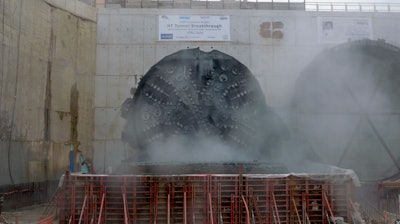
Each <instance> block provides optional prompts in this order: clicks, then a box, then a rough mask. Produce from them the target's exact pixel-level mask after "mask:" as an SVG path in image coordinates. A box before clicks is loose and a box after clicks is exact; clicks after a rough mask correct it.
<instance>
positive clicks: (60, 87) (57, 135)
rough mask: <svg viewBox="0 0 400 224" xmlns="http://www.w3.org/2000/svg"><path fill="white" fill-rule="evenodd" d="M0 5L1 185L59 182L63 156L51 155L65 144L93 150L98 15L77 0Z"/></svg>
mask: <svg viewBox="0 0 400 224" xmlns="http://www.w3.org/2000/svg"><path fill="white" fill-rule="evenodd" d="M0 4H1V7H4V8H2V10H1V11H2V12H4V14H3V13H2V14H1V16H0V17H1V21H2V22H3V24H4V25H3V26H2V29H1V33H0V35H1V36H0V39H1V41H2V44H1V46H2V47H1V49H0V55H1V57H0V58H1V64H0V65H1V66H0V71H1V74H3V75H2V77H1V83H0V87H1V89H0V90H1V94H0V98H1V99H0V114H1V117H0V120H1V122H0V123H1V130H0V132H1V133H0V136H1V140H4V141H6V143H7V144H6V146H5V147H2V148H0V151H1V155H2V156H1V157H0V163H1V164H5V166H6V167H8V163H9V162H10V169H7V172H6V174H5V175H2V176H0V184H13V183H27V182H31V181H42V180H46V179H53V178H59V175H60V172H61V173H62V172H64V171H65V167H61V166H58V165H57V164H58V162H59V161H58V160H59V159H61V158H59V157H58V156H61V157H62V156H64V155H63V154H59V153H58V152H59V151H57V152H55V154H54V155H55V156H54V157H48V155H50V154H51V153H53V151H52V150H55V149H57V148H60V147H59V145H64V143H65V142H66V141H70V140H73V141H75V143H77V142H78V141H81V145H83V146H85V147H84V149H85V150H88V151H91V150H92V143H91V141H92V138H93V115H92V113H93V112H92V107H93V102H92V101H93V93H94V92H93V87H94V84H93V80H94V74H95V52H96V33H97V31H96V23H95V22H94V21H95V20H96V11H95V9H93V8H90V7H88V6H87V5H82V3H79V2H78V1H77V0H73V1H71V0H68V4H67V0H30V1H2V2H1V3H0ZM80 14H86V15H81V16H82V17H80V16H79V15H80ZM82 18H83V19H82ZM77 82H79V84H77ZM79 115H80V116H81V118H82V120H81V121H79ZM74 119H75V120H74ZM78 129H79V130H78ZM10 132H11V134H12V135H11V137H10ZM8 158H10V161H9V160H8ZM53 159H54V160H57V161H54V160H53ZM62 159H66V160H68V154H66V157H65V158H62ZM10 176H11V177H10Z"/></svg>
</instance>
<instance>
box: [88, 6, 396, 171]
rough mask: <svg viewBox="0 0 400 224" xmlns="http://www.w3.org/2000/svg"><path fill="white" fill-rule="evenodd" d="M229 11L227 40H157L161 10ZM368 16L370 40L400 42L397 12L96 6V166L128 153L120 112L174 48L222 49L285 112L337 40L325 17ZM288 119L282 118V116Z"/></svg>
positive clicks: (105, 167)
mask: <svg viewBox="0 0 400 224" xmlns="http://www.w3.org/2000/svg"><path fill="white" fill-rule="evenodd" d="M160 14H165V15H169V14H178V15H182V14H183V15H197V14H200V15H229V16H231V17H230V18H231V27H230V29H231V41H229V42H163V41H158V36H157V35H158V15H160ZM324 17H335V18H358V17H359V18H367V19H370V21H371V24H372V29H371V30H370V34H371V38H372V39H385V40H386V42H388V43H391V44H393V45H397V46H400V27H399V26H398V25H397V21H399V19H400V15H398V14H396V13H392V14H390V13H340V12H304V11H263V10H212V9H208V10H201V9H197V10H196V9H195V10H193V9H189V10H182V9H99V14H98V30H97V31H98V33H97V63H96V64H97V69H96V78H95V83H96V84H95V85H96V94H95V111H94V116H95V122H94V164H95V168H96V170H97V171H98V172H107V171H110V170H112V168H113V167H115V166H117V165H118V163H119V162H120V161H121V159H123V158H124V156H125V154H126V152H127V149H128V146H126V145H124V144H123V143H122V142H121V140H120V136H121V130H122V127H123V125H124V120H123V119H121V117H120V113H119V109H120V106H121V104H122V102H123V101H124V100H125V99H126V98H127V97H130V94H129V89H130V88H131V87H132V86H135V85H137V83H138V81H139V79H140V76H142V75H143V74H145V73H146V72H147V70H148V69H149V68H150V67H151V66H152V65H153V64H155V63H156V62H157V61H159V60H160V59H162V58H163V57H164V56H167V55H169V54H171V53H174V52H176V51H178V50H181V49H185V48H193V47H200V49H202V50H204V51H210V50H213V49H217V50H219V51H222V52H224V53H227V54H229V55H231V56H233V57H235V58H236V59H238V60H239V61H241V62H242V63H244V64H245V65H246V66H247V67H248V68H249V69H250V70H251V71H252V72H253V74H254V75H255V76H256V77H257V79H258V80H259V82H260V84H261V86H262V88H263V91H264V93H265V95H266V98H267V103H268V104H269V105H270V106H273V107H274V108H276V109H277V110H278V111H280V110H281V111H285V109H286V108H287V107H288V105H289V102H290V100H291V98H292V94H293V90H294V85H295V83H296V80H297V79H298V77H299V75H300V72H301V71H302V70H303V69H304V68H305V66H307V65H308V64H309V63H310V62H311V61H312V60H313V59H314V58H315V56H316V55H317V54H318V53H320V52H321V51H322V50H324V49H327V48H331V47H333V46H335V45H337V44H339V43H323V42H321V41H320V38H319V36H318V35H319V33H318V23H319V19H320V18H324ZM265 22H267V23H268V22H282V23H283V25H284V26H283V28H282V29H281V32H282V33H283V37H282V38H279V37H278V38H272V37H266V36H265V35H262V34H261V32H262V30H261V24H263V23H265ZM283 116H284V115H283Z"/></svg>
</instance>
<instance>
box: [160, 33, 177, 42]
mask: <svg viewBox="0 0 400 224" xmlns="http://www.w3.org/2000/svg"><path fill="white" fill-rule="evenodd" d="M173 38H174V35H173V34H172V33H162V34H161V40H172V39H173Z"/></svg>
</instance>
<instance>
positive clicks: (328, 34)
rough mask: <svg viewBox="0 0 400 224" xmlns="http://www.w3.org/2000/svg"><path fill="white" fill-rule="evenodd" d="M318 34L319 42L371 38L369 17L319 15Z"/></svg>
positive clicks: (341, 41)
mask: <svg viewBox="0 0 400 224" xmlns="http://www.w3.org/2000/svg"><path fill="white" fill-rule="evenodd" d="M318 36H319V41H320V42H321V43H343V42H347V41H349V40H361V39H372V25H371V19H370V18H341V17H320V18H319V19H318Z"/></svg>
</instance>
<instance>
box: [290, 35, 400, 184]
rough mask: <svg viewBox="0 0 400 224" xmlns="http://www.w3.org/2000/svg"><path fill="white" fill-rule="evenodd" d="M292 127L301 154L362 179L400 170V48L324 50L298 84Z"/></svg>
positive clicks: (352, 45) (353, 45)
mask: <svg viewBox="0 0 400 224" xmlns="http://www.w3.org/2000/svg"><path fill="white" fill-rule="evenodd" d="M290 126H291V127H292V129H293V138H292V141H293V145H294V146H295V147H296V148H295V149H293V151H296V150H297V151H298V152H301V153H299V154H300V155H313V156H314V158H316V159H317V160H318V161H319V162H322V163H327V164H331V165H336V166H339V167H343V168H349V169H353V170H354V171H355V172H356V173H357V175H358V176H359V177H360V179H361V180H363V181H368V180H380V179H383V178H384V177H388V176H390V175H393V174H394V173H396V172H399V171H400V150H398V149H399V148H400V128H399V127H400V49H399V48H397V47H395V46H393V45H390V44H387V43H385V42H384V41H382V40H378V41H373V40H362V41H354V42H349V43H345V44H341V45H339V46H337V47H334V48H332V49H329V50H326V51H324V52H322V53H321V54H320V55H318V56H317V57H316V58H315V60H314V61H313V62H312V63H311V64H310V65H309V66H308V67H307V68H306V69H305V70H304V71H303V72H302V74H301V76H300V78H299V80H298V81H297V84H296V89H295V94H294V99H293V103H292V105H291V122H290ZM304 159H307V158H304ZM298 165H301V164H298Z"/></svg>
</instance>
